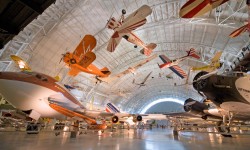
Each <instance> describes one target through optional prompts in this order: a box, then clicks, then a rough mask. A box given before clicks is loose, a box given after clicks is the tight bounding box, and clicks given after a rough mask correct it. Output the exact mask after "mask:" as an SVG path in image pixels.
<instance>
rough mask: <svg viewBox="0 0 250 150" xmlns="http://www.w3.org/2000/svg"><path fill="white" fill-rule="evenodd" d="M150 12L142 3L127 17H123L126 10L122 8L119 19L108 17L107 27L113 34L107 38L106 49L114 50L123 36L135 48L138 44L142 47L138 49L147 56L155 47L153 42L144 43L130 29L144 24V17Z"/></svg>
mask: <svg viewBox="0 0 250 150" xmlns="http://www.w3.org/2000/svg"><path fill="white" fill-rule="evenodd" d="M151 13H152V9H151V8H150V7H149V6H147V5H143V6H141V7H140V8H139V9H137V10H136V11H135V12H133V13H132V14H130V15H129V16H128V17H127V18H125V17H124V15H125V14H126V11H125V10H124V9H123V10H122V16H121V18H120V20H119V21H117V20H116V19H115V18H114V17H112V18H110V19H109V20H108V23H107V27H108V28H109V29H112V30H114V34H113V35H112V36H111V39H110V40H109V43H108V47H107V50H108V51H110V52H114V51H115V48H116V46H117V45H118V44H119V43H120V41H121V39H122V38H124V39H126V40H127V41H128V42H130V43H133V44H135V48H136V47H137V45H138V46H140V47H142V48H143V49H142V50H141V51H140V52H141V53H142V54H144V55H146V56H149V55H150V54H151V53H152V51H153V49H154V48H156V44H155V43H150V44H148V45H146V44H145V43H144V42H143V41H142V40H141V39H140V38H139V37H137V36H136V35H135V34H134V33H133V32H132V31H133V30H135V29H136V28H138V27H140V26H142V25H144V24H145V23H146V22H147V19H146V17H147V16H148V15H150V14H151Z"/></svg>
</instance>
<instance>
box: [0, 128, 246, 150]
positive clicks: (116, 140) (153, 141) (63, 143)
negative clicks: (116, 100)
mask: <svg viewBox="0 0 250 150" xmlns="http://www.w3.org/2000/svg"><path fill="white" fill-rule="evenodd" d="M15 149H17V150H47V149H53V150H99V149H100V150H186V149H187V150H211V149H213V150H214V149H225V150H240V149H242V150H244V149H245V150H249V149H250V136H249V135H248V136H246V135H240V136H234V137H232V138H227V137H222V136H220V135H217V134H211V133H210V134H208V133H197V132H179V136H178V137H173V135H172V130H171V129H153V130H141V129H140V130H139V129H138V130H134V129H131V130H129V131H128V130H125V129H124V130H117V131H116V132H104V133H102V134H100V133H93V132H89V133H87V134H81V135H77V137H76V138H70V133H69V132H64V133H61V134H60V135H59V136H55V134H54V132H40V133H39V134H37V135H36V134H31V135H29V134H26V133H25V132H0V150H15Z"/></svg>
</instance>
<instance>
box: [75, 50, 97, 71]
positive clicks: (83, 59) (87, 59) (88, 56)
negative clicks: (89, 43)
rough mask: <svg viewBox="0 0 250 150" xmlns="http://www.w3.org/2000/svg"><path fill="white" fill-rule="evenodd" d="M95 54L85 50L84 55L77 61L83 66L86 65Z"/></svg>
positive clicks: (93, 58)
mask: <svg viewBox="0 0 250 150" xmlns="http://www.w3.org/2000/svg"><path fill="white" fill-rule="evenodd" d="M95 59H96V55H95V53H93V52H90V51H89V52H87V53H86V54H85V55H84V57H83V58H82V59H81V60H80V61H79V62H78V64H79V65H80V66H82V67H84V68H86V67H88V66H89V65H90V64H91V63H92V62H93V61H94V60H95Z"/></svg>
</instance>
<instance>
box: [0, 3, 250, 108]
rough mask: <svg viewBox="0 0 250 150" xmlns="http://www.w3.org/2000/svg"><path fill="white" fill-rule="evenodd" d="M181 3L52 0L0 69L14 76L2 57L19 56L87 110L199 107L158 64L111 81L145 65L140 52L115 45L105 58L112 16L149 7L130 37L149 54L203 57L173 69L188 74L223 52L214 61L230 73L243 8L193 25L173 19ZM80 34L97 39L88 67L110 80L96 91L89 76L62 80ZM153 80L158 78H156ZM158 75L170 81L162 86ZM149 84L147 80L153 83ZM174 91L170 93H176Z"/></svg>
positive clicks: (228, 7) (242, 42)
mask: <svg viewBox="0 0 250 150" xmlns="http://www.w3.org/2000/svg"><path fill="white" fill-rule="evenodd" d="M185 2H186V1H185V0H170V1H165V0H157V1H150V0H135V1H118V0H85V1H81V0H67V1H64V0H57V1H56V3H55V4H53V5H52V6H50V7H49V8H48V9H47V10H46V11H45V12H44V13H43V14H42V15H40V16H39V17H38V18H37V19H36V20H34V21H33V22H32V23H31V24H29V25H28V26H27V27H26V28H25V29H24V31H22V32H21V33H20V34H19V35H18V36H17V37H15V38H14V39H13V40H12V41H11V42H10V43H8V44H7V45H6V46H5V48H4V49H2V50H1V51H0V56H1V57H0V68H1V70H2V71H5V70H6V71H7V70H12V71H13V70H15V71H17V68H15V66H14V65H12V64H11V63H10V59H9V55H10V54H18V55H20V56H21V57H23V58H24V59H25V60H27V61H28V63H29V64H30V66H31V68H32V69H33V70H34V71H38V72H43V73H46V74H49V75H51V76H55V75H60V76H61V80H62V82H63V83H66V84H71V85H72V84H73V85H75V86H79V88H80V90H82V91H83V92H82V98H81V101H83V102H84V103H88V102H90V101H91V99H92V97H93V96H94V99H95V101H94V103H95V104H99V105H104V104H105V103H107V102H108V101H112V102H114V103H116V104H118V105H119V106H120V107H121V108H123V109H124V110H127V111H130V112H138V111H140V110H142V109H143V108H144V107H145V106H146V105H147V104H148V103H150V102H152V101H153V100H155V99H156V98H163V97H174V98H178V99H181V100H185V99H187V98H189V97H192V98H194V99H199V100H200V99H201V97H200V96H199V94H197V93H196V92H195V91H194V90H193V88H192V85H185V86H178V85H182V84H185V83H186V80H184V79H183V80H182V79H180V78H179V77H178V76H176V75H175V74H173V73H172V72H171V71H170V70H169V69H162V70H161V69H159V67H158V65H157V63H161V60H160V59H159V58H158V57H157V58H155V59H154V60H152V61H150V62H149V63H147V64H145V65H143V66H142V67H140V68H139V69H138V70H137V71H136V74H135V75H133V74H127V75H125V76H123V77H120V78H117V77H115V75H116V74H118V73H120V72H122V71H124V70H126V69H127V68H128V67H130V66H134V65H136V64H137V63H139V62H140V61H142V60H144V59H145V58H146V56H143V55H141V54H140V52H139V51H140V48H134V45H132V44H131V43H128V42H127V41H125V40H122V41H121V43H120V45H119V46H118V47H117V49H116V51H115V52H113V53H110V52H108V51H107V50H106V47H107V42H108V40H109V38H110V36H111V35H112V33H113V31H111V30H109V29H107V28H105V24H106V23H107V20H108V19H109V18H110V16H111V15H113V16H114V17H116V18H119V17H120V15H121V10H122V9H126V11H127V14H130V13H131V12H133V11H134V10H136V9H137V8H139V7H140V6H142V5H143V4H147V5H149V6H151V8H152V9H153V13H152V14H151V15H150V16H148V17H147V20H148V22H147V23H146V24H145V25H144V26H142V27H140V28H138V29H136V30H135V34H137V35H138V36H139V37H140V38H141V39H142V40H143V41H145V42H146V43H150V42H155V43H157V48H156V49H155V50H154V52H153V53H154V54H157V55H160V54H165V55H167V56H168V57H169V58H170V59H171V58H172V59H174V58H176V57H180V56H184V55H185V54H186V52H185V51H186V50H189V49H190V48H195V49H196V50H197V51H198V53H199V54H200V55H201V56H202V58H201V59H200V60H194V59H188V60H186V61H184V62H183V63H182V64H180V66H181V67H182V68H183V70H185V71H186V72H188V70H189V67H190V66H201V65H203V64H206V63H208V62H209V61H210V59H211V57H213V55H214V54H215V53H216V51H219V50H222V51H223V55H222V58H221V61H223V62H224V64H225V66H224V68H229V66H230V65H231V64H232V61H233V60H234V59H236V58H237V57H238V54H239V53H240V51H241V49H242V48H243V47H244V46H246V45H247V44H249V37H248V35H247V34H246V33H245V34H243V35H241V36H239V37H237V38H234V39H231V38H229V37H228V35H229V34H230V33H231V32H232V31H233V30H235V29H236V28H238V27H240V26H242V25H243V24H244V21H245V20H246V19H247V17H248V15H247V7H246V4H245V0H238V1H233V0H231V1H229V2H228V3H225V4H223V5H222V6H221V7H219V8H218V9H216V10H213V11H211V12H209V13H207V14H205V15H204V16H202V17H200V18H195V19H181V18H179V16H178V12H179V9H180V7H181V6H182V5H183V4H184V3H185ZM85 34H92V35H94V36H95V38H96V39H97V42H98V43H97V46H96V48H95V50H94V52H95V53H96V55H97V59H96V60H95V61H94V64H95V65H96V66H97V67H99V68H103V67H105V66H106V67H108V68H109V69H110V70H111V72H112V74H111V76H110V77H109V78H107V79H104V80H105V81H107V82H108V83H105V82H102V83H99V84H95V82H96V79H95V78H94V76H93V75H89V74H85V73H81V74H80V75H78V76H77V77H75V78H72V77H69V76H68V75H67V71H68V68H67V67H66V66H65V65H63V64H62V63H61V64H59V61H60V59H61V57H62V55H61V54H63V53H65V52H66V51H73V50H74V48H75V47H76V45H77V44H78V43H79V41H80V40H81V38H82V37H83V36H84V35H85ZM151 71H153V72H152V75H151V77H150V78H149V80H148V81H147V82H146V83H147V86H145V87H142V88H139V89H138V86H137V85H135V84H133V83H132V81H133V79H135V80H136V81H137V82H141V81H142V80H143V79H144V78H145V76H146V75H147V74H148V73H149V72H151ZM159 73H160V74H161V75H162V76H161V77H160V76H159ZM196 73H197V72H191V73H190V76H189V79H188V82H192V79H193V77H194V76H195V74H196ZM164 75H171V76H173V79H167V78H165V77H164ZM152 77H154V78H152ZM175 85H177V86H175Z"/></svg>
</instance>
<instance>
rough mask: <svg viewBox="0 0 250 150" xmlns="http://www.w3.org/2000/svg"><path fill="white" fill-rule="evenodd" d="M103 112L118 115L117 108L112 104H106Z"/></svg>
mask: <svg viewBox="0 0 250 150" xmlns="http://www.w3.org/2000/svg"><path fill="white" fill-rule="evenodd" d="M105 110H106V112H109V113H120V110H119V108H118V107H116V106H115V105H114V104H113V103H107V106H106V108H105Z"/></svg>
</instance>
